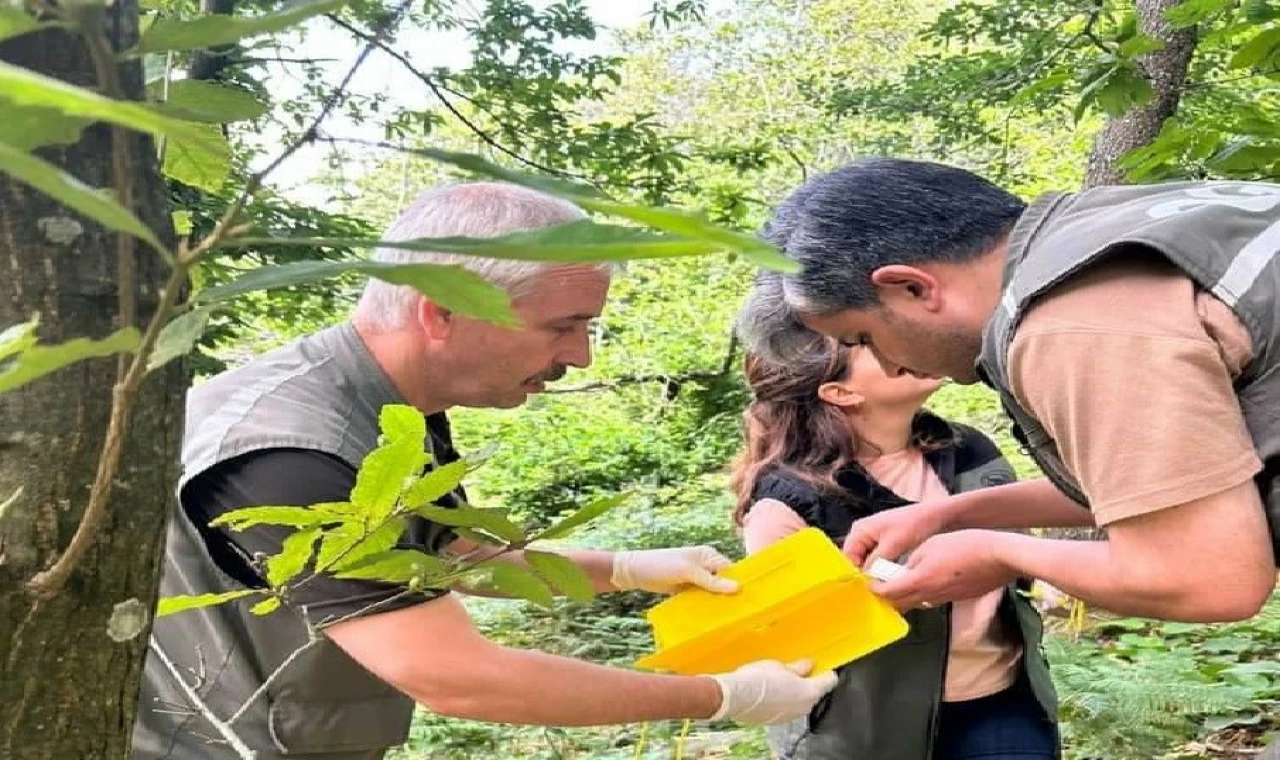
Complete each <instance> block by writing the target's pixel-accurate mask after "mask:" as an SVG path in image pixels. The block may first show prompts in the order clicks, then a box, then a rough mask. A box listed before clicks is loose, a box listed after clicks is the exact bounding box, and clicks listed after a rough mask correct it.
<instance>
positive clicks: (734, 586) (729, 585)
mask: <svg viewBox="0 0 1280 760" xmlns="http://www.w3.org/2000/svg"><path fill="white" fill-rule="evenodd" d="M689 582H690V583H692V584H693V585H695V586H698V587H699V588H704V589H706V590H707V591H711V592H713V593H716V594H732V593H733V592H735V591H737V590H738V582H737V581H735V580H731V579H729V578H722V577H720V576H718V575H712V574H711V572H710V571H708V570H705V569H703V568H697V569H696V570H694V572H693V576H692V577H690V578H689Z"/></svg>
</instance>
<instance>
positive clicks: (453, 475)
mask: <svg viewBox="0 0 1280 760" xmlns="http://www.w3.org/2000/svg"><path fill="white" fill-rule="evenodd" d="M468 469H470V465H469V464H468V463H467V461H466V460H465V459H460V460H458V461H456V462H450V463H448V464H446V465H441V466H439V467H437V468H435V469H433V470H432V471H431V472H428V473H427V474H426V475H423V476H422V477H421V478H419V479H418V480H417V481H415V482H414V484H413V485H411V486H409V488H408V489H407V490H405V492H404V499H403V500H402V501H403V502H404V506H405V508H407V509H412V510H418V509H419V508H420V507H425V506H427V505H429V504H431V503H432V502H433V501H435V500H436V499H439V498H440V497H442V496H444V495H445V494H447V493H450V492H452V491H453V490H454V489H455V488H457V487H458V484H459V483H461V482H462V478H463V477H464V476H465V475H466V474H467V470H468Z"/></svg>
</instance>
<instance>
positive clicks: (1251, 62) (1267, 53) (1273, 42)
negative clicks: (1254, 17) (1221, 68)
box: [1227, 26, 1280, 69]
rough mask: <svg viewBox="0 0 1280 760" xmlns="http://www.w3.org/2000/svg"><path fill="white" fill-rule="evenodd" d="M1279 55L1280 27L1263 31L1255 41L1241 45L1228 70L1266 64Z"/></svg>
mask: <svg viewBox="0 0 1280 760" xmlns="http://www.w3.org/2000/svg"><path fill="white" fill-rule="evenodd" d="M1277 53H1280V26H1278V27H1272V28H1270V29H1263V30H1262V31H1261V32H1258V34H1257V35H1255V36H1254V38H1253V39H1251V40H1249V41H1248V42H1246V43H1244V44H1243V45H1241V46H1240V49H1239V50H1237V51H1236V53H1235V55H1233V56H1231V62H1230V63H1228V64H1227V68H1229V69H1245V68H1249V67H1250V66H1258V65H1259V64H1265V63H1266V62H1268V61H1270V60H1271V59H1272V58H1273V57H1275V56H1276V54H1277Z"/></svg>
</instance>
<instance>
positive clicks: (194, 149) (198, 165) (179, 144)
mask: <svg viewBox="0 0 1280 760" xmlns="http://www.w3.org/2000/svg"><path fill="white" fill-rule="evenodd" d="M195 128H197V129H198V130H199V131H201V132H202V133H203V137H202V138H201V139H200V140H191V139H187V138H184V137H173V138H170V139H169V141H168V142H167V143H165V149H164V166H163V167H161V169H162V170H163V171H164V173H165V176H167V177H169V178H171V179H176V180H178V181H179V182H181V183H183V184H185V185H190V186H192V187H195V188H199V189H201V190H206V191H208V192H210V193H216V192H218V191H219V190H221V189H222V183H223V182H225V181H226V179H227V174H228V173H229V172H230V171H231V146H230V145H229V144H228V143H227V138H226V137H224V136H223V134H222V129H221V128H220V127H218V125H217V124H199V125H195Z"/></svg>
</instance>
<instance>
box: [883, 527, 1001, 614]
mask: <svg viewBox="0 0 1280 760" xmlns="http://www.w3.org/2000/svg"><path fill="white" fill-rule="evenodd" d="M1007 535H1008V534H1005V533H999V532H997V531H991V530H959V531H955V532H953V533H943V534H941V535H937V536H934V537H933V538H930V539H928V540H927V541H925V542H924V543H922V544H920V546H919V547H918V548H917V549H916V550H915V551H913V552H912V553H911V558H910V560H908V562H907V569H906V570H905V571H904V572H902V573H899V574H898V575H897V576H895V577H894V578H892V579H891V580H888V581H886V582H884V583H879V584H875V585H873V586H872V587H871V590H872V591H874V592H875V593H877V594H880V595H881V596H883V597H885V598H886V599H888V600H889V601H891V602H893V604H894V606H896V607H897V608H898V609H900V610H909V609H913V608H916V607H924V608H928V607H936V606H938V605H941V604H944V603H946V602H954V601H956V600H959V599H973V598H974V597H978V596H982V595H983V594H985V593H987V592H988V591H992V590H994V589H998V588H1001V587H1003V586H1004V585H1006V584H1008V583H1010V582H1012V581H1013V580H1014V578H1016V577H1017V573H1016V572H1015V571H1014V570H1013V569H1012V568H1010V567H1008V566H1006V565H1005V564H1004V563H1003V562H1001V561H1000V559H999V557H998V556H997V554H996V551H995V546H996V544H997V542H999V541H1000V540H1002V538H1003V537H1005V536H1007Z"/></svg>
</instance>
